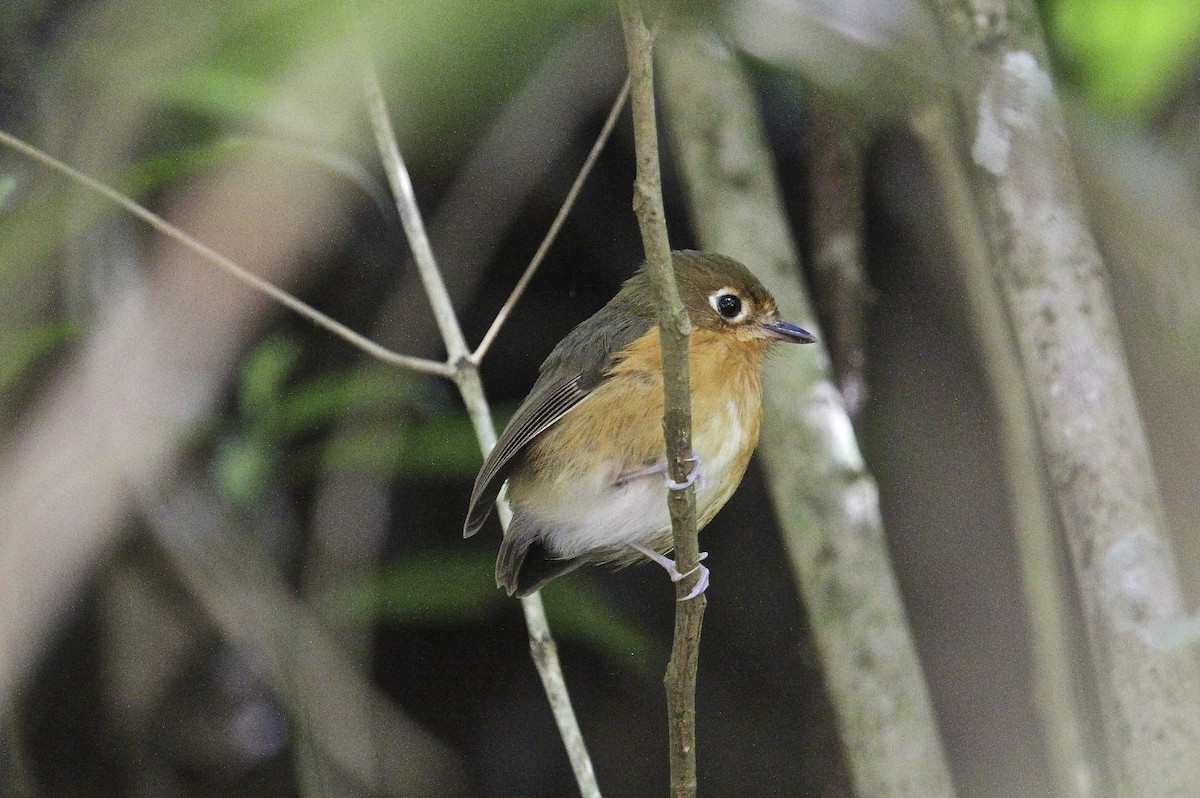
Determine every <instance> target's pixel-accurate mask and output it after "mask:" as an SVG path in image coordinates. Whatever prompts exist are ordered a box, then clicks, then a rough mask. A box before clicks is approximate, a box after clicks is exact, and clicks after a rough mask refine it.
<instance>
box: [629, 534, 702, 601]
mask: <svg viewBox="0 0 1200 798" xmlns="http://www.w3.org/2000/svg"><path fill="white" fill-rule="evenodd" d="M629 548H631V549H633V550H634V551H637V552H638V553H639V554H642V555H644V556H646V557H649V558H650V559H651V560H654V562H656V563H658V564H659V565H661V566H662V567H663V568H665V569H666V571H667V575H668V576H670V577H671V581H672V582H678V581H679V580H681V579H683V578H685V577H688V576H691V575H692V574H694V573H696V572H697V571H699V572H700V578H699V579H697V580H696V586H695V587H694V588H692V592H691V593H688V594H687V595H686V596H684V597H683V598H681V599H679V600H680V601H687V600H688V599H694V598H695V597H696V596H699V595H700V594H701V593H703V592H704V591H705V590H707V589H708V568H707V566H704V565H699V564H697V565H696V567H695V568H693V569H692V570H690V571H688V572H687V573H685V574H681V573H679V569H678V568H676V567H675V561H674V560H672V559H671V558H670V557H668V556H666V555H665V554H659V553H658V552H657V551H655V550H654V549H651V548H649V547H647V546H643V545H641V544H640V543H631V544H629ZM707 556H708V552H707V551H702V552H700V557H699V559H700V560H703V559H704V558H705V557H707Z"/></svg>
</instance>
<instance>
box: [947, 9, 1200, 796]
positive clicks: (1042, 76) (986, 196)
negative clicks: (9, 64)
mask: <svg viewBox="0 0 1200 798" xmlns="http://www.w3.org/2000/svg"><path fill="white" fill-rule="evenodd" d="M977 5H978V4H977V3H975V2H963V1H961V0H933V6H934V8H935V9H936V10H937V11H938V13H939V14H940V16H941V21H942V24H943V27H944V29H945V31H946V34H947V38H948V40H949V41H950V42H952V45H953V47H954V48H955V55H957V56H959V58H960V60H961V66H962V67H963V68H962V69H959V70H958V72H959V74H960V76H961V79H960V82H959V86H958V100H959V105H960V112H961V113H962V115H963V116H964V118H967V119H971V120H974V121H975V129H974V137H973V146H972V150H971V157H972V158H973V160H974V165H975V166H976V167H978V168H975V169H973V170H972V174H973V176H974V181H973V186H972V188H973V191H974V195H975V198H976V202H977V203H978V205H979V207H980V208H981V216H982V218H983V221H984V225H985V231H986V236H987V240H988V243H989V248H990V260H991V265H992V270H993V274H994V277H995V279H996V280H997V281H998V282H999V284H1000V288H1001V292H1002V294H1003V296H1004V299H1005V303H1006V307H1007V310H1008V313H1009V317H1010V319H1011V324H1012V327H1013V334H1014V336H1015V338H1016V341H1017V345H1018V348H1019V351H1020V356H1021V358H1020V362H1021V366H1022V368H1023V370H1024V375H1025V381H1026V385H1027V386H1028V389H1029V390H1030V392H1031V394H1032V397H1033V405H1034V408H1035V411H1036V418H1037V422H1038V425H1039V432H1040V436H1041V447H1042V451H1043V453H1044V456H1045V458H1046V464H1047V465H1046V467H1047V471H1048V473H1049V477H1050V482H1051V488H1052V491H1053V495H1054V501H1055V503H1056V504H1057V508H1058V512H1059V515H1060V518H1061V521H1062V524H1063V527H1064V530H1065V532H1066V536H1067V541H1068V544H1069V546H1070V551H1071V559H1072V564H1073V565H1074V568H1075V574H1076V581H1077V584H1078V586H1079V590H1080V594H1081V602H1082V605H1083V609H1084V616H1085V619H1086V622H1087V633H1088V637H1089V641H1090V643H1091V649H1092V655H1093V660H1094V666H1093V670H1094V672H1095V675H1096V679H1097V681H1098V686H1099V695H1100V699H1101V704H1102V708H1103V720H1104V725H1105V728H1106V731H1107V737H1108V745H1109V749H1110V753H1111V756H1110V757H1109V761H1110V762H1111V763H1112V767H1113V770H1114V775H1115V777H1116V781H1117V784H1118V788H1119V789H1120V791H1121V793H1122V794H1123V795H1129V796H1133V795H1136V796H1145V797H1146V798H1158V796H1168V795H1192V794H1195V793H1196V791H1197V789H1200V669H1198V667H1197V663H1196V659H1195V655H1194V652H1193V651H1191V650H1190V649H1175V650H1166V649H1163V648H1158V647H1156V646H1155V645H1154V643H1153V638H1152V635H1151V634H1150V633H1149V632H1150V630H1151V629H1152V628H1153V627H1155V626H1157V625H1160V624H1162V623H1170V622H1173V621H1178V620H1179V619H1180V618H1181V617H1182V613H1183V606H1182V600H1181V596H1180V591H1179V586H1178V582H1177V578H1176V573H1175V563H1174V558H1173V555H1172V553H1171V547H1170V544H1169V543H1168V541H1167V540H1166V538H1165V537H1164V535H1163V527H1164V522H1163V511H1162V507H1161V502H1160V499H1159V495H1158V487H1157V485H1156V482H1155V478H1154V472H1153V468H1152V464H1151V462H1150V456H1149V452H1148V449H1147V446H1146V441H1145V437H1144V434H1143V431H1142V424H1141V420H1140V418H1139V417H1138V411H1137V406H1136V403H1135V400H1134V395H1133V390H1132V385H1131V383H1130V379H1129V375H1128V372H1127V370H1126V366H1125V361H1124V357H1123V354H1122V352H1121V343H1120V337H1119V334H1118V330H1117V327H1116V322H1115V318H1114V315H1113V311H1112V306H1111V299H1110V296H1109V288H1108V282H1107V275H1106V273H1105V270H1104V265H1103V263H1101V261H1100V256H1099V254H1098V252H1097V250H1096V247H1095V243H1094V241H1093V239H1092V236H1091V234H1090V233H1089V231H1088V229H1087V226H1086V223H1085V220H1084V218H1083V214H1082V211H1081V210H1080V202H1079V189H1078V187H1077V185H1076V179H1075V174H1074V168H1073V166H1072V163H1071V155H1070V152H1069V151H1068V149H1067V142H1066V137H1065V135H1064V133H1063V131H1064V122H1063V118H1062V111H1061V108H1060V107H1059V104H1058V100H1057V98H1056V97H1055V94H1054V90H1053V86H1052V84H1051V81H1050V76H1049V74H1048V72H1047V70H1046V68H1045V67H1044V66H1043V65H1044V64H1046V63H1047V59H1046V56H1045V47H1044V45H1043V42H1042V38H1041V30H1040V27H1039V24H1038V16H1037V13H1036V10H1035V9H1034V8H1033V7H1032V4H1031V3H1029V2H1026V1H1023V0H1008V1H1007V2H1003V1H1002V0H992V2H990V3H989V4H988V5H989V6H990V8H989V10H988V12H987V13H982V12H980V11H979V9H978V8H977Z"/></svg>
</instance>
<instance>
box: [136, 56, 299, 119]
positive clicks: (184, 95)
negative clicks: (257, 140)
mask: <svg viewBox="0 0 1200 798" xmlns="http://www.w3.org/2000/svg"><path fill="white" fill-rule="evenodd" d="M276 90H277V81H276V79H275V78H274V77H268V76H260V75H252V74H249V73H247V72H246V71H244V70H240V69H235V68H232V67H230V66H228V65H224V64H207V65H204V66H197V67H194V68H192V69H190V70H188V71H187V72H183V73H181V74H179V75H177V76H176V77H175V78H174V79H173V80H171V81H168V82H167V83H165V84H164V85H163V87H162V89H161V91H160V92H159V94H160V96H161V98H162V99H163V100H165V101H167V102H168V103H171V104H173V105H176V106H178V107H179V108H180V109H182V110H185V111H188V112H191V113H196V114H201V115H203V116H206V117H211V118H212V119H214V120H216V121H219V122H222V123H225V124H229V123H234V122H246V121H247V120H251V119H253V118H254V117H255V116H256V115H258V114H260V113H261V112H262V108H263V106H264V105H265V104H266V102H267V101H268V100H269V99H270V98H271V96H272V93H273V92H275V91H276Z"/></svg>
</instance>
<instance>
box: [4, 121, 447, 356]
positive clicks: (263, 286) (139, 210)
mask: <svg viewBox="0 0 1200 798" xmlns="http://www.w3.org/2000/svg"><path fill="white" fill-rule="evenodd" d="M0 144H4V145H5V146H7V147H11V148H12V149H14V150H16V151H17V152H19V153H21V154H22V155H25V156H27V157H29V158H32V159H33V160H35V161H37V162H38V163H40V164H42V165H44V166H48V167H50V168H51V169H53V170H54V171H56V172H60V173H61V174H63V175H66V176H67V177H69V178H71V180H73V181H75V182H76V183H78V184H79V185H81V186H84V187H86V188H87V189H89V190H91V191H94V192H96V193H97V194H99V195H101V196H103V197H105V198H106V199H108V200H111V201H112V202H113V203H115V204H117V205H119V206H121V207H122V208H123V209H125V210H126V211H128V212H129V213H131V214H133V215H134V216H136V217H138V218H139V219H141V220H142V221H143V222H145V223H146V224H148V225H150V226H151V227H153V228H154V229H155V230H157V231H158V232H160V233H162V234H163V235H165V236H166V237H168V238H170V239H171V240H172V241H175V242H177V243H179V244H181V245H183V246H184V247H186V248H187V249H190V250H191V251H192V252H195V253H196V254H197V255H199V256H200V257H202V258H204V259H205V260H207V261H208V262H210V263H212V264H214V265H216V266H219V267H220V268H221V269H223V270H224V271H225V272H227V273H228V274H229V275H230V276H232V277H234V278H236V279H238V280H240V281H242V282H243V283H245V284H246V285H248V286H250V287H251V288H253V289H254V290H256V291H258V292H260V293H263V294H266V295H267V296H269V297H270V298H271V299H274V300H275V301H276V302H278V303H279V304H281V305H283V306H284V307H286V308H288V309H289V310H292V311H295V312H296V313H298V314H300V315H301V316H303V317H304V318H306V319H308V320H309V321H311V322H312V323H313V324H316V325H317V326H318V327H323V328H325V329H326V330H328V331H329V332H331V333H333V334H334V335H336V336H338V337H339V338H342V339H344V340H346V341H348V342H349V343H351V344H353V345H354V346H357V347H358V348H359V349H361V350H363V351H364V352H366V353H367V354H368V355H371V356H372V357H374V358H377V359H379V360H380V361H382V362H384V363H388V364H390V365H394V366H400V367H401V368H406V369H412V370H413V371H419V372H421V373H423V374H435V375H437V376H439V377H452V376H454V371H453V369H452V368H451V367H450V366H448V365H447V364H445V363H439V362H438V361H436V360H426V359H425V358H420V357H410V356H408V355H402V354H400V353H399V352H393V351H392V350H390V349H388V348H387V347H385V346H380V345H379V344H377V343H375V342H374V341H372V340H371V339H370V338H367V337H366V336H364V335H361V334H359V333H357V332H355V331H354V330H352V329H350V328H349V327H347V326H346V325H344V324H342V323H341V322H340V321H337V320H335V319H332V318H330V317H329V316H326V315H325V314H324V313H322V312H321V311H319V310H317V309H316V308H314V307H313V306H311V305H309V304H307V303H305V302H302V301H300V300H299V299H297V298H296V297H294V296H292V295H291V294H289V293H288V292H287V291H284V290H283V289H282V288H279V287H278V286H276V285H274V284H273V283H270V282H268V281H266V280H264V279H262V278H261V277H259V276H258V275H256V274H254V273H253V272H251V271H249V270H247V269H245V268H243V267H242V266H239V265H238V264H237V263H235V262H234V261H233V260H231V259H230V258H227V257H225V256H224V255H222V254H221V253H220V252H217V251H216V250H215V249H212V248H211V247H209V246H207V245H206V244H204V243H202V242H200V241H198V240H196V239H195V238H193V237H192V236H190V235H188V234H187V233H185V232H184V231H183V230H180V229H179V228H178V227H176V226H175V225H173V224H171V223H170V222H168V221H167V220H166V219H164V218H162V217H161V216H159V215H158V214H156V213H154V212H152V211H149V210H147V209H146V208H144V207H143V206H142V205H139V204H138V203H137V202H136V201H135V200H133V199H130V198H129V197H127V196H125V195H124V194H122V193H121V192H119V191H117V190H115V189H113V188H110V187H109V186H106V185H104V184H103V183H101V182H100V181H99V180H97V179H96V178H94V177H92V176H90V175H87V174H84V173H83V172H80V171H79V170H78V169H75V168H74V167H71V166H68V165H67V164H65V163H63V162H62V161H60V160H58V159H57V158H55V157H54V156H52V155H50V154H48V153H46V152H43V151H42V150H40V149H38V148H37V147H34V146H33V145H32V144H27V143H25V142H24V141H22V140H21V139H19V138H17V137H16V136H13V135H12V134H10V133H6V132H5V131H3V130H0Z"/></svg>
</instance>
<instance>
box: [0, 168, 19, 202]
mask: <svg viewBox="0 0 1200 798" xmlns="http://www.w3.org/2000/svg"><path fill="white" fill-rule="evenodd" d="M16 189H17V176H16V175H0V210H3V208H4V203H5V202H6V201H7V200H8V198H9V197H10V196H12V193H13V192H14V191H16Z"/></svg>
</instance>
